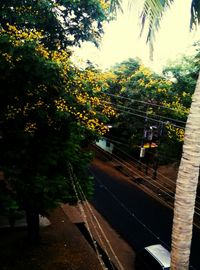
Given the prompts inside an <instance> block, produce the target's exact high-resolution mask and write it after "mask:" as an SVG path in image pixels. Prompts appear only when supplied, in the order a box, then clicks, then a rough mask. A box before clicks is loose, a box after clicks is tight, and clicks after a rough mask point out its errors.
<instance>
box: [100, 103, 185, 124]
mask: <svg viewBox="0 0 200 270" xmlns="http://www.w3.org/2000/svg"><path fill="white" fill-rule="evenodd" d="M102 101H103V102H104V103H107V104H112V105H114V106H117V107H121V108H124V109H128V110H131V111H137V112H141V113H145V114H147V112H144V111H141V110H138V109H134V108H130V107H127V106H124V105H120V104H116V103H113V102H110V101H104V100H102ZM153 116H157V117H159V118H163V119H166V120H171V121H174V122H179V123H182V124H186V122H185V121H182V120H178V119H174V118H171V117H166V116H162V115H159V114H155V115H153ZM146 117H147V118H148V114H147V115H146Z"/></svg>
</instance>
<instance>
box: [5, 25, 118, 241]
mask: <svg viewBox="0 0 200 270" xmlns="http://www.w3.org/2000/svg"><path fill="white" fill-rule="evenodd" d="M69 55H70V52H69V51H68V50H64V49H62V48H60V46H58V47H57V49H56V50H50V49H48V48H47V47H46V46H45V45H44V43H43V33H42V32H39V31H37V30H35V29H32V30H28V29H25V30H22V29H21V28H18V27H17V26H16V25H10V24H9V23H7V24H6V29H4V28H1V30H0V84H1V91H0V124H1V126H0V131H1V134H2V136H1V139H0V147H1V157H0V167H1V170H3V171H4V173H5V181H6V184H7V186H8V189H9V190H11V191H12V196H11V197H10V194H9V206H8V204H7V205H4V206H5V208H6V209H7V214H9V215H13V213H14V210H16V209H17V208H21V209H24V210H25V211H26V216H27V221H28V232H29V237H30V240H31V241H37V240H38V234H39V231H38V230H39V226H38V225H39V224H38V221H39V220H38V214H39V213H40V214H44V213H45V212H46V211H48V209H50V208H52V207H54V206H56V205H57V204H58V203H60V202H67V201H72V202H73V201H75V200H76V198H75V194H74V192H73V188H72V185H71V180H70V177H69V174H68V167H67V163H68V162H70V163H71V164H72V165H73V167H74V170H75V171H76V174H77V177H78V179H79V181H80V184H81V186H82V188H83V190H84V192H85V194H86V196H89V195H90V194H91V191H92V181H91V179H90V178H88V176H87V173H86V165H87V163H88V161H89V160H90V158H91V155H90V153H88V152H86V151H82V150H81V145H82V144H83V143H84V141H85V140H86V139H87V138H88V136H89V135H90V136H95V134H96V135H98V134H104V133H105V132H106V131H107V126H106V121H107V120H108V118H109V117H110V116H112V115H114V114H115V112H114V110H113V109H112V107H111V106H107V105H106V104H101V102H100V99H99V97H100V95H101V89H102V88H104V87H106V86H105V83H104V80H103V79H102V78H101V75H100V74H96V73H95V72H94V71H92V70H85V71H84V70H79V69H78V68H76V67H75V66H74V65H73V64H72V63H71V61H70V59H69ZM1 195H2V194H0V201H1ZM4 195H5V194H4ZM4 203H5V200H4ZM2 205H3V203H2V204H1V206H2ZM5 208H4V209H5Z"/></svg>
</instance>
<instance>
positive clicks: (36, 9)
mask: <svg viewBox="0 0 200 270" xmlns="http://www.w3.org/2000/svg"><path fill="white" fill-rule="evenodd" d="M109 11H110V3H109V2H107V1H104V0H84V1H72V0H56V1H53V0H42V1H38V0H18V1H15V0H8V1H0V21H1V26H2V27H3V28H4V29H7V23H10V24H11V25H14V24H16V25H17V26H18V28H20V29H22V30H24V29H33V28H34V29H36V30H37V31H42V32H43V43H44V44H46V45H48V46H50V47H53V48H55V46H56V45H57V44H59V46H60V47H61V48H65V47H66V46H72V45H80V43H81V42H82V41H92V42H94V43H95V44H96V45H97V44H98V42H99V38H100V36H101V34H102V33H103V28H102V24H103V22H104V21H106V20H109V18H111V15H110V13H109Z"/></svg>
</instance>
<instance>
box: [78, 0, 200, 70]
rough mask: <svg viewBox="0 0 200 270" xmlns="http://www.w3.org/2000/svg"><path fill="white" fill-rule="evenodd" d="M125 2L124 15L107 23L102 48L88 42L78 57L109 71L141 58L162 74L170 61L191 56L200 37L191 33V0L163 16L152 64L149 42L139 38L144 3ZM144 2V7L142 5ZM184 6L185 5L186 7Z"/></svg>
mask: <svg viewBox="0 0 200 270" xmlns="http://www.w3.org/2000/svg"><path fill="white" fill-rule="evenodd" d="M128 2H129V1H128V0H123V9H124V13H123V14H122V13H120V12H119V13H118V16H117V20H115V21H112V22H110V23H109V24H106V25H105V27H104V31H105V34H104V35H103V37H102V41H101V45H100V49H97V48H96V47H95V46H94V45H93V44H92V43H88V42H87V43H86V42H85V43H84V44H83V45H82V48H80V49H75V56H76V57H78V58H81V59H83V61H86V60H87V59H89V60H90V61H92V62H94V63H96V64H98V65H99V67H100V68H102V69H106V68H109V67H111V66H112V65H114V64H115V63H119V62H121V61H123V60H125V59H128V58H135V57H139V58H140V59H141V60H142V61H143V63H144V64H145V65H147V66H150V67H151V68H153V69H154V70H155V71H160V70H161V68H162V66H163V65H165V64H166V63H167V61H168V59H171V60H173V59H175V58H177V57H178V55H179V56H180V55H181V54H184V53H186V54H188V53H189V52H190V51H191V45H192V44H193V42H194V40H197V38H198V37H199V38H200V31H198V33H197V32H194V31H193V32H189V22H190V4H191V0H175V1H174V4H173V6H172V7H171V8H170V9H169V11H168V12H167V13H166V14H165V16H164V17H163V20H162V23H161V27H160V31H159V32H158V33H157V35H156V42H155V45H154V61H153V63H151V62H150V61H149V47H148V46H147V45H146V43H145V35H143V37H142V38H140V37H139V32H140V25H139V19H138V18H139V14H140V12H139V11H140V8H141V2H142V1H141V0H137V1H135V2H137V3H136V4H134V6H132V8H131V9H130V7H129V6H128ZM139 3H140V4H139ZM183 3H184V4H183Z"/></svg>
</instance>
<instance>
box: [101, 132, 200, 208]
mask: <svg viewBox="0 0 200 270" xmlns="http://www.w3.org/2000/svg"><path fill="white" fill-rule="evenodd" d="M102 138H105V139H107V140H108V141H111V140H110V139H109V138H107V137H102ZM115 142H118V141H115ZM115 148H117V149H118V150H119V151H121V152H122V153H123V154H125V155H126V156H127V157H129V158H131V159H132V160H134V161H135V162H137V163H138V164H140V165H142V166H143V167H146V165H145V164H144V163H142V162H141V161H139V160H137V159H136V158H134V157H132V156H131V155H129V154H128V153H126V152H124V151H123V150H122V149H120V148H119V147H117V146H116V145H115ZM147 167H148V169H150V170H151V171H152V172H154V169H152V168H151V167H149V166H147ZM157 174H158V175H160V176H161V177H163V178H164V179H166V180H167V181H168V182H170V183H171V184H172V185H173V187H174V188H175V187H176V183H175V182H174V181H173V180H172V179H171V178H169V177H167V176H165V175H164V174H162V173H160V172H157ZM196 198H197V199H200V196H198V195H197V196H196ZM196 203H198V204H200V203H199V202H196ZM199 210H200V209H199Z"/></svg>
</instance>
